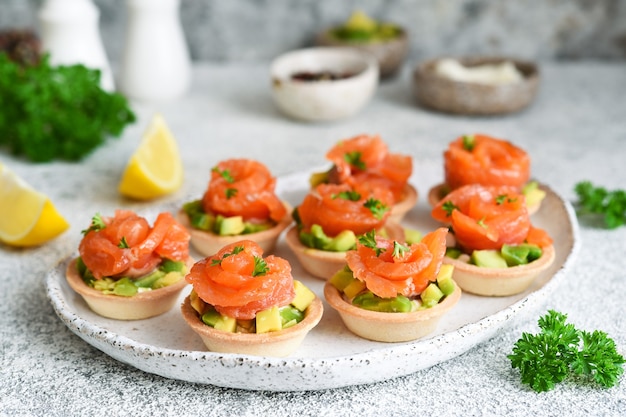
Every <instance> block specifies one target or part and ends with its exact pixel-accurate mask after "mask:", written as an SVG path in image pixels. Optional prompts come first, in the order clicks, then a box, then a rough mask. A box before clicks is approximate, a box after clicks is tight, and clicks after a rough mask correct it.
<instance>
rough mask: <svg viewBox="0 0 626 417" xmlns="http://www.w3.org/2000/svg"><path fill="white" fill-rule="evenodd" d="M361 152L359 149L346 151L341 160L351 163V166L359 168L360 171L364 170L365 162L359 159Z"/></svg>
mask: <svg viewBox="0 0 626 417" xmlns="http://www.w3.org/2000/svg"><path fill="white" fill-rule="evenodd" d="M362 156H363V154H362V153H361V152H359V151H352V152H346V153H345V154H344V155H343V160H344V161H346V162H347V163H349V164H350V165H352V166H353V167H355V168H357V169H360V170H361V171H365V169H366V168H367V166H366V165H365V162H363V160H362V159H361V157H362Z"/></svg>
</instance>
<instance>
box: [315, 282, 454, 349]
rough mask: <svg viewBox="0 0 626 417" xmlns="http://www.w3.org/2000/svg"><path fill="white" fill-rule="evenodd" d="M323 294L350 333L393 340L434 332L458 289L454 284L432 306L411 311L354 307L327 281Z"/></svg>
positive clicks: (384, 340)
mask: <svg viewBox="0 0 626 417" xmlns="http://www.w3.org/2000/svg"><path fill="white" fill-rule="evenodd" d="M324 297H325V298H326V301H327V302H328V304H329V305H330V306H331V307H332V308H334V309H335V310H337V312H338V313H339V315H340V316H341V319H342V320H343V323H344V324H345V325H346V327H347V328H348V329H349V330H350V331H351V332H352V333H354V334H356V335H357V336H360V337H362V338H364V339H369V340H374V341H377V342H389V343H393V342H408V341H411V340H417V339H420V338H422V337H424V336H426V335H428V334H430V333H432V332H434V331H435V329H436V328H437V324H438V323H439V320H440V319H441V317H442V316H443V315H444V314H445V313H447V312H448V311H449V310H450V309H451V308H452V307H454V306H455V305H456V304H457V303H458V302H459V300H460V298H461V289H460V288H459V287H458V286H455V289H454V292H453V293H452V294H450V295H449V296H447V297H446V298H444V299H443V301H442V302H440V303H439V304H437V305H436V306H433V307H431V308H427V309H425V310H419V311H415V312H412V313H381V312H378V311H370V310H365V309H362V308H359V307H356V306H354V305H352V304H350V303H349V302H347V301H346V300H345V299H344V298H343V296H342V295H341V293H340V292H339V290H337V288H335V286H334V285H332V284H331V283H330V282H327V283H326V284H325V285H324Z"/></svg>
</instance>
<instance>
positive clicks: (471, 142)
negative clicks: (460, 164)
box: [463, 135, 476, 152]
mask: <svg viewBox="0 0 626 417" xmlns="http://www.w3.org/2000/svg"><path fill="white" fill-rule="evenodd" d="M474 146H476V138H474V135H464V136H463V149H465V150H466V151H468V152H472V151H473V150H474Z"/></svg>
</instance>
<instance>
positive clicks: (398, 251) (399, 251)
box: [392, 241, 410, 258]
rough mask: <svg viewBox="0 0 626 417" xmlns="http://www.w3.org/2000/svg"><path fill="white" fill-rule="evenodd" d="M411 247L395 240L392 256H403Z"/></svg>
mask: <svg viewBox="0 0 626 417" xmlns="http://www.w3.org/2000/svg"><path fill="white" fill-rule="evenodd" d="M409 249H410V248H409V247H408V246H405V245H403V244H401V243H399V242H396V241H394V242H393V254H392V256H393V257H394V258H402V257H403V256H404V254H405V253H407V252H408V251H409Z"/></svg>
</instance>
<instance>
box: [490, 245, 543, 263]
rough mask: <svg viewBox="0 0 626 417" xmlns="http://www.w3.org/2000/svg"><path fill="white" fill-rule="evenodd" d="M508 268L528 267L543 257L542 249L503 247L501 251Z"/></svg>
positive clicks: (537, 247) (531, 246)
mask: <svg viewBox="0 0 626 417" xmlns="http://www.w3.org/2000/svg"><path fill="white" fill-rule="evenodd" d="M500 252H501V253H502V257H503V258H504V259H505V260H506V263H507V265H508V266H517V265H526V264H527V263H530V262H532V261H534V260H536V259H539V258H540V257H541V253H542V251H541V248H540V247H539V246H537V245H531V244H529V243H522V244H521V245H502V249H501V250H500Z"/></svg>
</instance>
